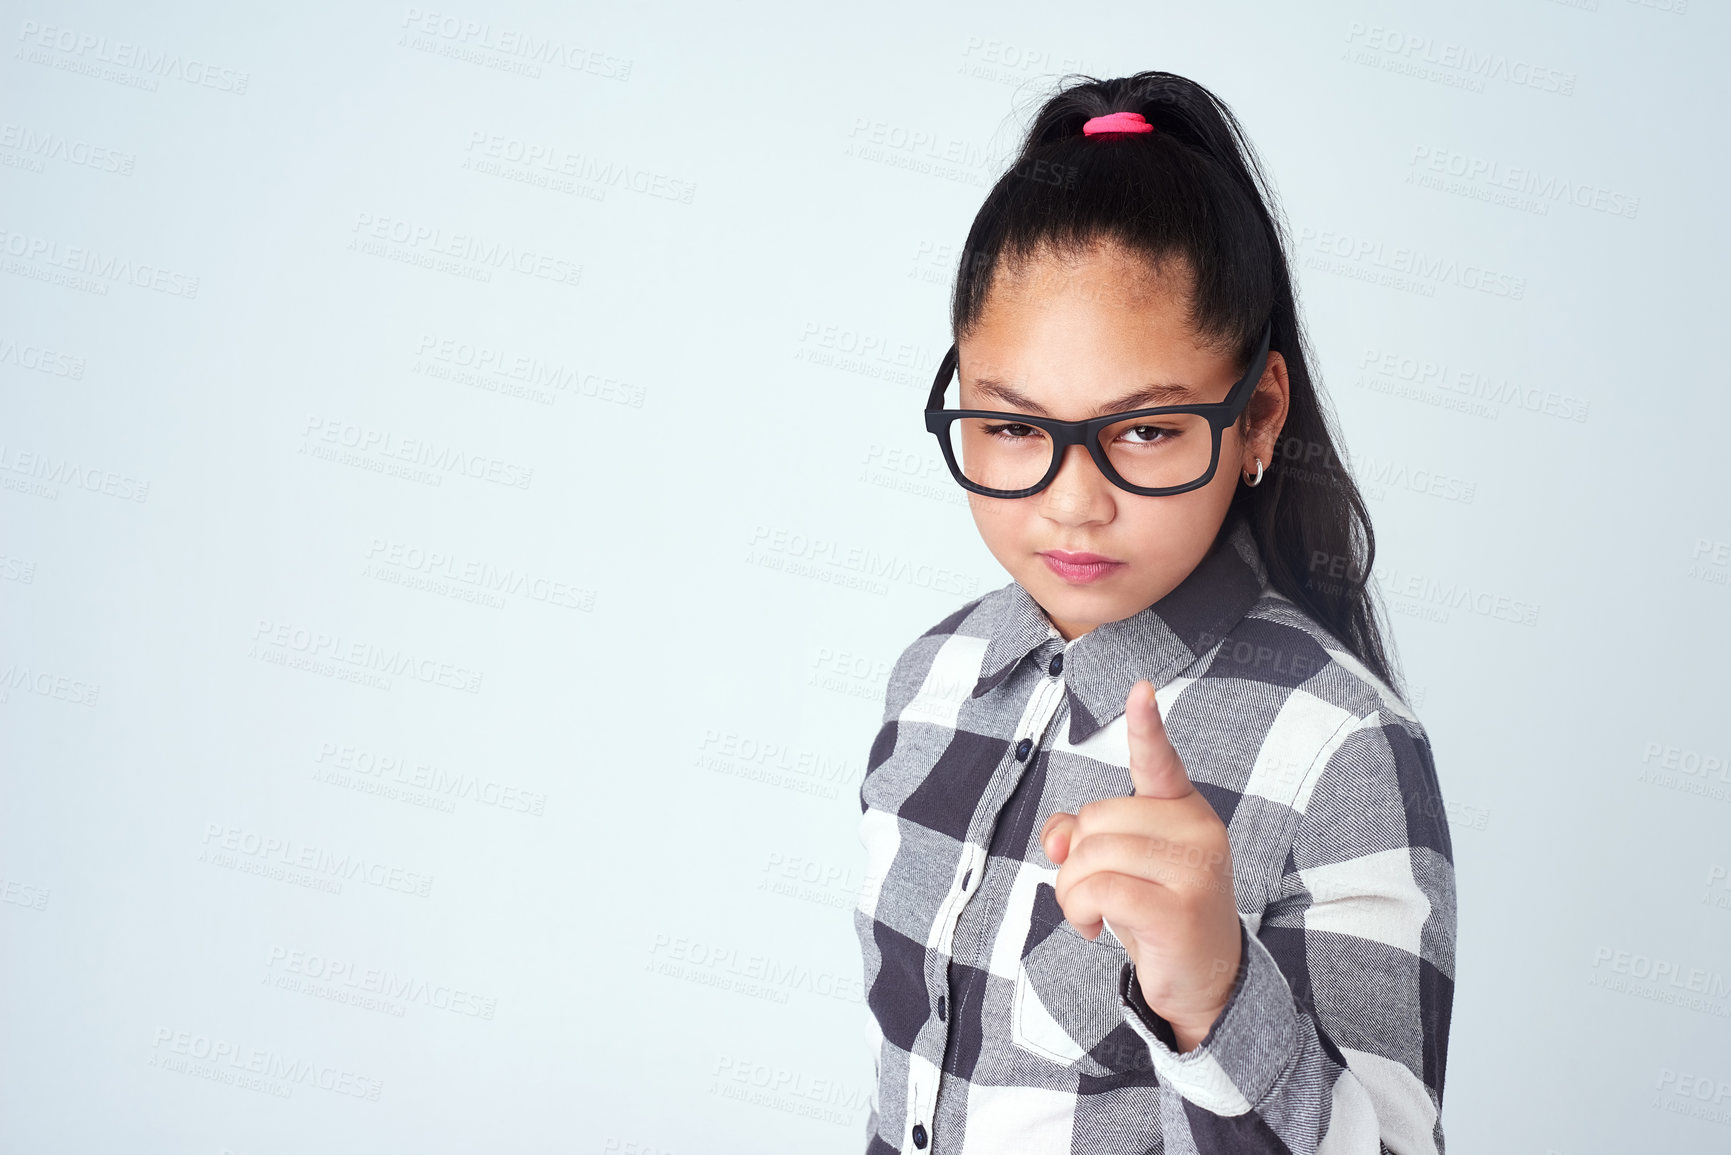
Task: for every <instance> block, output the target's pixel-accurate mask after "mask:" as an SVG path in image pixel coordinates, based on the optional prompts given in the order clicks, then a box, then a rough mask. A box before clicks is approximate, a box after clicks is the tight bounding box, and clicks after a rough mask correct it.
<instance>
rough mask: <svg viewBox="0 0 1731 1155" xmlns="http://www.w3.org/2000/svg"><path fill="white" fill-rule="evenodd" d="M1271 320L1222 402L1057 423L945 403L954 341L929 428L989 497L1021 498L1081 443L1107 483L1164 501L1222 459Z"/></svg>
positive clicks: (967, 480) (1257, 374)
mask: <svg viewBox="0 0 1731 1155" xmlns="http://www.w3.org/2000/svg"><path fill="white" fill-rule="evenodd" d="M1273 333H1274V320H1273V318H1272V317H1271V318H1269V321H1268V323H1267V324H1266V325H1264V326H1263V329H1262V338H1261V340H1260V341H1259V342H1258V346H1257V350H1256V355H1255V356H1253V357H1251V359H1250V368H1248V369H1246V370H1245V371H1244V376H1243V377H1241V378H1240V379H1239V381H1238V383H1237V384H1236V385H1234V386H1233V387H1232V390H1231V392H1229V393H1227V394H1226V399H1225V400H1223V401H1216V402H1212V403H1209V404H1203V405H1161V406H1157V407H1155V408H1152V409H1130V410H1126V411H1125V412H1123V413H1108V414H1105V415H1104V416H1101V417H1091V418H1089V419H1088V420H1086V421H1059V420H1058V419H1057V418H1055V417H1036V416H1034V415H1033V414H1031V413H1001V412H997V411H995V410H990V409H945V408H944V407H943V404H944V392H945V391H946V390H947V389H948V388H949V384H950V381H951V379H952V378H953V377H954V376H955V374H956V365H957V362H958V360H959V359H960V358H959V354H958V353H957V350H956V347H955V346H954V345H951V346H950V351H949V352H948V353H946V354H944V360H943V364H942V365H940V366H939V367H938V375H937V377H936V379H935V380H933V382H932V395H931V397H930V398H928V399H927V401H926V429H927V430H928V431H929V432H930V433H931V434H932V435H933V436H934V437H936V438H937V439H938V446H939V448H940V449H942V450H943V453H944V460H945V461H946V462H948V463H949V466H950V473H951V474H952V475H953V476H954V477H955V479H956V480H957V481H958V482H960V483H961V485H962V487H963V488H965V489H968V490H971V491H973V492H974V493H979V494H983V495H985V496H986V497H1028V496H1029V495H1031V494H1035V493H1038V492H1040V491H1041V490H1042V489H1044V488H1046V486H1048V485H1050V484H1052V479H1053V478H1054V477H1056V476H1058V469H1059V467H1060V465H1061V464H1062V463H1063V460H1064V452H1065V450H1067V449H1068V448H1069V447H1070V446H1072V445H1085V446H1087V448H1088V455H1089V456H1090V457H1092V458H1093V459H1094V464H1095V465H1097V466H1099V467H1100V472H1101V473H1103V474H1105V475H1106V479H1107V480H1108V481H1110V482H1112V484H1114V485H1116V486H1117V487H1118V488H1119V489H1123V490H1127V491H1128V492H1130V493H1135V494H1140V495H1142V496H1144V497H1164V496H1166V495H1167V494H1172V493H1183V492H1185V491H1186V490H1191V489H1196V488H1197V487H1199V486H1203V485H1207V484H1208V482H1209V481H1210V480H1212V479H1213V477H1214V471H1215V469H1216V468H1217V467H1218V466H1219V464H1220V437H1221V434H1222V433H1224V432H1225V430H1226V427H1227V426H1228V425H1231V424H1232V423H1233V422H1234V421H1236V420H1238V415H1239V414H1240V413H1242V412H1243V411H1244V407H1245V406H1246V405H1248V404H1249V403H1250V398H1251V395H1252V394H1254V393H1255V392H1256V384H1257V382H1258V381H1260V380H1262V371H1263V369H1264V368H1266V367H1267V364H1268V344H1269V341H1270V340H1271V339H1272V337H1273Z"/></svg>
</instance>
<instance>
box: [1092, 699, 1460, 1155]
mask: <svg viewBox="0 0 1731 1155" xmlns="http://www.w3.org/2000/svg"><path fill="white" fill-rule="evenodd" d="M1308 790H1309V792H1308V796H1306V794H1305V791H1304V790H1302V789H1301V791H1300V798H1301V800H1302V806H1300V807H1295V808H1297V809H1300V810H1301V818H1300V819H1299V822H1298V825H1297V830H1296V834H1295V836H1294V840H1293V842H1292V845H1291V850H1290V853H1289V854H1288V856H1287V860H1286V864H1285V870H1284V871H1283V873H1282V876H1281V879H1280V882H1279V885H1278V887H1277V889H1276V890H1275V891H1274V892H1273V894H1272V896H1271V898H1270V901H1269V902H1268V904H1267V906H1266V908H1265V909H1264V910H1263V912H1262V915H1261V917H1260V919H1252V918H1248V917H1246V916H1245V915H1244V914H1243V913H1242V912H1241V913H1240V923H1241V943H1242V946H1243V955H1242V959H1241V961H1240V964H1239V970H1238V974H1237V977H1236V980H1235V983H1234V986H1233V989H1232V993H1231V995H1230V996H1229V998H1228V1002H1227V1005H1226V1008H1225V1009H1224V1010H1223V1011H1221V1013H1220V1017H1219V1018H1218V1019H1216V1020H1215V1022H1214V1026H1213V1027H1212V1028H1211V1029H1210V1030H1209V1032H1208V1035H1207V1037H1206V1038H1204V1039H1203V1040H1202V1042H1201V1043H1200V1044H1199V1045H1198V1046H1197V1047H1196V1048H1195V1049H1194V1050H1192V1051H1189V1052H1186V1053H1183V1054H1180V1053H1179V1052H1178V1051H1177V1050H1176V1049H1175V1046H1174V1044H1175V1042H1176V1039H1175V1036H1174V1035H1173V1032H1172V1028H1171V1025H1170V1024H1168V1023H1167V1022H1166V1021H1165V1020H1164V1019H1162V1018H1161V1017H1160V1016H1159V1015H1157V1014H1155V1013H1154V1012H1153V1011H1152V1010H1151V1009H1149V1007H1148V1005H1147V1003H1146V1002H1145V1001H1143V999H1142V994H1141V988H1140V986H1139V985H1138V984H1137V982H1136V975H1135V968H1134V966H1133V965H1131V964H1126V965H1125V967H1124V968H1123V971H1122V972H1121V975H1120V985H1119V998H1120V1001H1121V1002H1122V1003H1123V1006H1124V1013H1125V1018H1126V1021H1128V1022H1129V1024H1130V1025H1131V1027H1132V1028H1133V1029H1134V1030H1135V1031H1136V1032H1137V1034H1138V1035H1140V1036H1141V1037H1142V1038H1143V1039H1144V1040H1145V1041H1146V1042H1147V1044H1148V1049H1149V1052H1150V1054H1151V1057H1152V1060H1153V1065H1154V1069H1155V1072H1156V1074H1157V1075H1158V1076H1159V1078H1160V1080H1161V1082H1163V1083H1165V1084H1166V1085H1168V1086H1170V1087H1171V1088H1172V1089H1173V1090H1175V1091H1176V1092H1177V1093H1178V1094H1179V1095H1180V1096H1181V1097H1182V1099H1183V1103H1184V1113H1185V1116H1186V1119H1187V1121H1188V1123H1189V1125H1190V1130H1191V1133H1192V1136H1193V1137H1194V1140H1195V1143H1196V1148H1197V1150H1198V1151H1200V1152H1202V1153H1203V1155H1212V1153H1219V1155H1226V1153H1227V1152H1232V1153H1234V1155H1236V1153H1238V1152H1271V1153H1272V1152H1280V1153H1283V1155H1287V1153H1290V1155H1311V1153H1321V1152H1327V1153H1329V1155H1335V1153H1339V1155H1349V1153H1352V1155H1356V1153H1360V1152H1362V1153H1364V1155H1382V1153H1383V1152H1400V1153H1401V1155H1442V1153H1443V1130H1442V1120H1441V1113H1442V1093H1443V1067H1444V1062H1445V1059H1446V1057H1447V1054H1448V1030H1449V1015H1450V1011H1451V1009H1452V1006H1453V1001H1454V942H1455V890H1454V857H1453V848H1452V846H1451V844H1450V840H1449V829H1448V821H1447V818H1446V816H1445V815H1444V813H1443V806H1442V798H1441V793H1440V790H1439V788H1438V786H1437V779H1436V773H1435V768H1434V766H1433V764H1432V761H1431V753H1430V747H1429V743H1428V740H1427V739H1426V737H1425V736H1424V734H1423V731H1422V730H1417V731H1416V732H1415V731H1414V730H1413V729H1411V728H1409V727H1408V726H1407V725H1406V724H1405V723H1403V722H1402V721H1401V720H1399V719H1395V718H1390V717H1388V716H1386V715H1381V714H1373V715H1371V717H1369V718H1367V719H1365V721H1364V722H1363V723H1361V724H1360V726H1359V728H1358V729H1356V730H1355V731H1354V732H1353V733H1352V734H1350V735H1349V736H1348V738H1347V739H1346V740H1345V741H1344V742H1343V743H1342V744H1341V745H1340V747H1339V748H1338V749H1337V750H1336V751H1335V753H1334V754H1333V755H1332V756H1331V757H1330V758H1329V759H1328V760H1327V762H1326V764H1325V765H1324V766H1323V768H1322V769H1321V771H1320V772H1319V773H1318V774H1316V775H1314V777H1313V778H1312V779H1311V781H1310V783H1309V784H1308Z"/></svg>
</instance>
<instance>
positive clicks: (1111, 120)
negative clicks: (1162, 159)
mask: <svg viewBox="0 0 1731 1155" xmlns="http://www.w3.org/2000/svg"><path fill="white" fill-rule="evenodd" d="M1153 131H1154V126H1153V125H1151V124H1149V123H1148V121H1147V120H1146V119H1144V118H1143V116H1142V114H1141V113H1140V112H1111V113H1107V114H1106V115H1105V116H1096V117H1094V118H1093V119H1091V120H1090V121H1088V123H1087V124H1084V125H1083V126H1082V135H1084V136H1098V135H1099V134H1100V133H1102V132H1153Z"/></svg>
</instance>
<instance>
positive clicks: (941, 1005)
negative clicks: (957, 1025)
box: [938, 995, 944, 1023]
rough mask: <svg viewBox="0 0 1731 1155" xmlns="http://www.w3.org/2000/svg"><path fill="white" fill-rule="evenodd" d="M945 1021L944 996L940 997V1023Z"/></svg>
mask: <svg viewBox="0 0 1731 1155" xmlns="http://www.w3.org/2000/svg"><path fill="white" fill-rule="evenodd" d="M943 1021H944V996H943V995H939V996H938V1022H940V1023H941V1022H943Z"/></svg>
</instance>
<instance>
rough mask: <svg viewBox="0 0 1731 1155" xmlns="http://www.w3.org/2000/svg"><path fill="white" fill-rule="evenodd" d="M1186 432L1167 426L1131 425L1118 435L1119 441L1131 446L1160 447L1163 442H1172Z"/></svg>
mask: <svg viewBox="0 0 1731 1155" xmlns="http://www.w3.org/2000/svg"><path fill="white" fill-rule="evenodd" d="M1183 432H1184V431H1183V430H1182V429H1174V428H1172V427H1170V426H1166V425H1129V426H1126V427H1125V428H1124V429H1123V430H1122V431H1121V432H1120V433H1119V435H1118V440H1120V441H1123V442H1125V443H1126V444H1129V445H1158V444H1160V443H1161V442H1163V441H1171V440H1172V439H1173V438H1175V437H1177V436H1179V435H1180V434H1181V433H1183Z"/></svg>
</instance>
